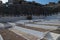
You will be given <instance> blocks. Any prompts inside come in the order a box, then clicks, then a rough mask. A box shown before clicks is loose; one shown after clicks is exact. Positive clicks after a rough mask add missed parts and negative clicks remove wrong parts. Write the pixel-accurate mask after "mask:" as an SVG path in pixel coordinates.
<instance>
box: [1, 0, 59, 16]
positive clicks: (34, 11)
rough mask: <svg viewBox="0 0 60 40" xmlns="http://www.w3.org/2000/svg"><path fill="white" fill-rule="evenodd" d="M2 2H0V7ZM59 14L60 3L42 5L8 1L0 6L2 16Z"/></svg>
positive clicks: (19, 0)
mask: <svg viewBox="0 0 60 40" xmlns="http://www.w3.org/2000/svg"><path fill="white" fill-rule="evenodd" d="M1 4H2V1H0V5H1ZM58 12H60V2H58V3H54V2H49V4H46V5H42V4H40V3H36V2H35V1H33V2H28V1H25V0H8V2H7V3H5V4H3V5H2V7H1V6H0V14H1V15H2V16H28V15H30V16H50V15H54V14H57V13H58Z"/></svg>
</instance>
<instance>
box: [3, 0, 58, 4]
mask: <svg viewBox="0 0 60 40" xmlns="http://www.w3.org/2000/svg"><path fill="white" fill-rule="evenodd" d="M2 1H3V3H5V2H7V1H8V0H2ZM27 1H35V2H37V3H41V4H48V3H49V2H58V1H59V0H27Z"/></svg>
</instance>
